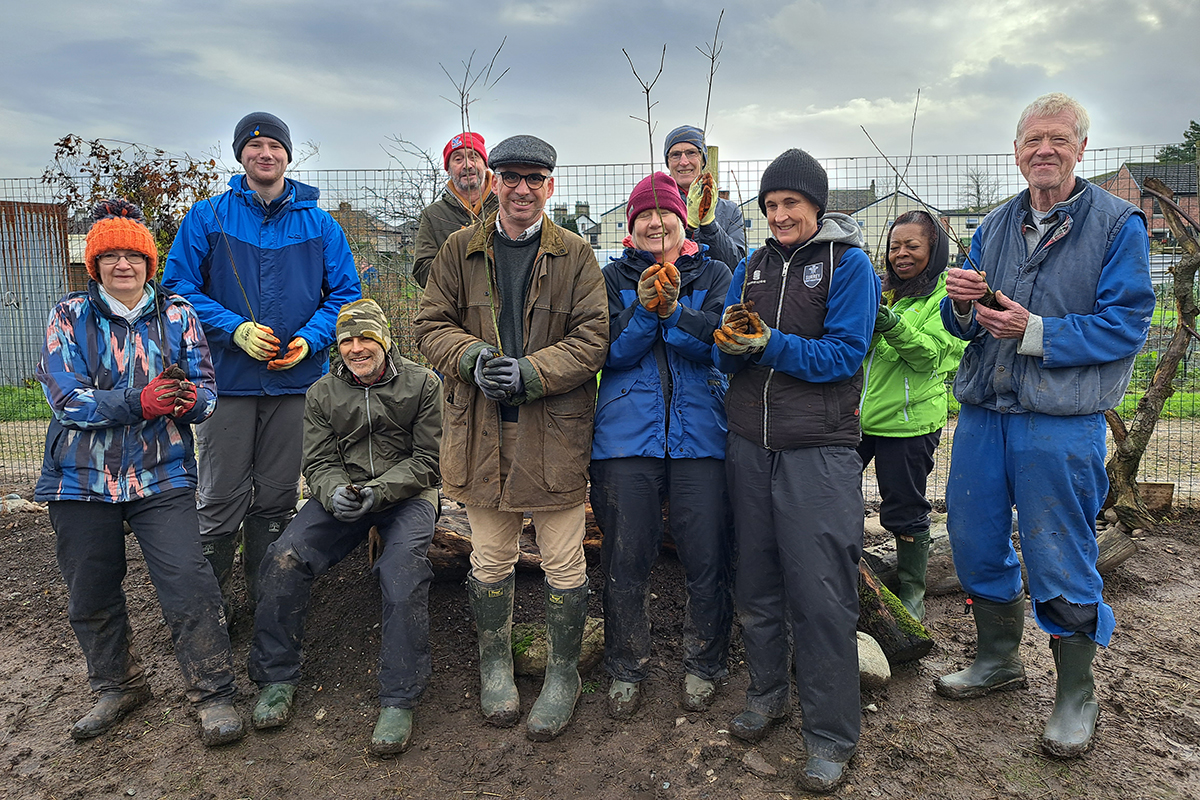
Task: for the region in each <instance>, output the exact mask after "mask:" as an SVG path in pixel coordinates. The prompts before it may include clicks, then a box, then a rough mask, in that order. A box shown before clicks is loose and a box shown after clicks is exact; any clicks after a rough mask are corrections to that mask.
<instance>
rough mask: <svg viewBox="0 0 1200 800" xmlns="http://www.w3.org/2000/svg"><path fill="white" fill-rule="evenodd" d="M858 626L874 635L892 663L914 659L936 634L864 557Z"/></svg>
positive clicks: (930, 646)
mask: <svg viewBox="0 0 1200 800" xmlns="http://www.w3.org/2000/svg"><path fill="white" fill-rule="evenodd" d="M858 630H860V631H862V632H863V633H866V634H868V635H870V636H871V638H873V639H874V640H875V641H876V642H878V643H879V647H880V649H881V650H883V654H884V656H886V657H887V660H888V663H889V664H891V665H893V666H894V665H896V664H903V663H905V662H906V661H915V660H916V659H918V658H920V657H921V656H924V655H926V654H927V653H928V652H929V651H930V650H932V649H933V637H932V636H930V635H929V631H927V630H925V626H924V625H922V624H921V623H920V622H918V621H917V620H916V618H915V617H913V615H912V614H910V613H908V609H906V608H905V607H904V604H903V603H901V602H900V599H899V598H898V597H896V595H894V594H892V591H891V590H890V589H888V588H887V587H886V586H884V585H883V583H882V582H881V581H880V580H879V577H878V576H877V575H876V574H875V573H874V572H872V571H871V567H870V566H869V565H868V564H867V562H866V560H865V559H863V560H861V561H859V562H858Z"/></svg>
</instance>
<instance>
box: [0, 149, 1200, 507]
mask: <svg viewBox="0 0 1200 800" xmlns="http://www.w3.org/2000/svg"><path fill="white" fill-rule="evenodd" d="M1160 147H1161V145H1143V146H1133V147H1119V148H1109V149H1103V150H1091V151H1086V152H1085V153H1084V158H1083V162H1082V163H1081V164H1079V165H1077V167H1076V173H1075V174H1076V175H1079V176H1082V177H1084V178H1087V179H1088V180H1090V181H1092V182H1093V183H1097V184H1100V185H1101V186H1103V187H1104V188H1106V189H1108V190H1109V191H1111V192H1113V193H1114V194H1117V195H1119V196H1121V197H1123V198H1125V199H1127V200H1129V201H1130V202H1133V203H1135V204H1138V205H1140V206H1141V207H1142V209H1143V210H1144V211H1145V212H1146V215H1147V217H1148V218H1149V219H1150V232H1151V237H1152V243H1151V272H1152V276H1153V279H1154V283H1155V286H1156V290H1157V292H1158V296H1159V301H1160V302H1159V308H1158V310H1157V311H1156V313H1155V317H1154V325H1153V327H1152V330H1151V334H1150V338H1149V340H1148V342H1147V344H1146V347H1145V349H1144V350H1143V352H1142V354H1141V356H1139V358H1138V361H1137V366H1136V368H1135V371H1134V376H1133V382H1132V383H1131V385H1130V387H1129V391H1128V393H1127V402H1126V404H1125V405H1124V406H1123V407H1122V409H1121V412H1122V415H1123V416H1124V417H1125V418H1126V419H1129V418H1131V417H1132V414H1133V403H1134V402H1135V401H1136V400H1137V399H1138V398H1140V397H1141V396H1142V394H1143V393H1144V392H1145V390H1146V388H1147V386H1148V385H1149V381H1150V379H1151V378H1152V376H1153V375H1154V370H1155V369H1156V367H1157V365H1158V358H1159V353H1160V352H1161V351H1162V350H1163V348H1165V347H1166V344H1167V343H1168V342H1169V340H1170V338H1171V336H1172V334H1173V333H1174V331H1175V327H1176V309H1175V307H1174V302H1173V299H1172V297H1171V288H1172V285H1171V282H1172V279H1173V275H1172V267H1173V265H1174V264H1175V263H1177V262H1178V261H1179V259H1180V257H1181V256H1182V250H1181V248H1179V246H1178V245H1177V243H1176V242H1175V241H1174V239H1173V237H1172V236H1171V235H1170V232H1169V230H1168V229H1167V226H1166V223H1165V221H1164V219H1163V217H1162V215H1161V212H1160V210H1159V207H1158V203H1157V201H1155V200H1154V199H1153V198H1151V197H1150V196H1149V195H1147V194H1145V193H1144V192H1143V190H1142V188H1141V187H1142V185H1143V182H1144V180H1145V178H1146V177H1147V176H1149V175H1154V176H1156V177H1159V178H1161V179H1163V180H1164V181H1165V182H1166V183H1167V184H1168V185H1169V186H1171V187H1172V188H1173V189H1174V190H1175V192H1176V202H1178V203H1179V204H1180V205H1181V206H1182V207H1183V208H1184V210H1185V211H1187V212H1188V213H1190V214H1191V216H1192V218H1193V219H1196V218H1200V213H1198V210H1197V196H1196V184H1197V165H1196V164H1179V165H1162V164H1158V162H1157V161H1156V158H1155V156H1156V153H1157V152H1158V150H1159V148H1160ZM717 155H718V153H717V152H716V151H715V150H714V151H713V152H712V158H711V159H710V160H712V161H713V164H714V172H715V174H716V176H717V180H718V185H719V187H720V190H721V192H722V196H725V197H727V198H728V199H729V200H731V201H732V202H734V203H736V204H737V205H738V206H739V208H740V210H741V212H742V216H743V218H744V219H745V226H746V239H747V245H748V247H749V249H751V250H752V249H754V248H755V247H759V246H761V245H762V243H763V242H764V240H765V239H766V238H767V236H768V235H769V231H768V229H767V224H766V220H765V218H764V216H763V214H762V212H761V211H760V210H759V207H758V194H757V190H758V185H759V180H760V178H761V175H762V171H763V170H764V169H765V168H766V166H767V165H768V164H769V163H770V159H759V160H743V161H732V160H723V161H716V156H717ZM820 161H821V164H822V166H823V167H824V168H825V170H826V172H827V174H828V176H829V187H830V192H829V202H828V209H827V210H828V211H837V212H842V213H845V214H848V215H850V216H852V217H853V218H854V219H855V220H856V221H857V222H858V223H859V225H860V226H861V228H862V231H863V237H864V240H865V242H866V249H867V252H868V253H869V254H870V256H871V258H872V260H873V261H874V262H875V263H876V265H877V267H879V268H880V269H882V256H883V253H884V251H885V250H886V243H885V236H886V234H887V229H888V226H889V224H890V222H891V220H893V219H895V217H896V216H898V215H899V214H901V213H904V212H905V211H909V210H912V209H915V208H921V207H924V206H928V207H929V208H930V209H931V210H933V211H934V212H935V213H937V214H938V215H939V216H940V217H941V218H942V219H943V221H944V223H946V224H948V225H949V228H950V230H951V231H952V232H953V234H954V236H955V237H957V238H959V239H960V240H961V241H962V243H963V244H964V245H966V244H968V243H969V240H970V237H971V235H972V234H973V233H974V231H975V228H976V227H977V226H978V225H979V223H980V221H981V220H982V219H983V217H984V216H985V215H986V214H987V212H988V211H989V210H991V209H992V208H994V207H995V206H997V205H999V204H1000V203H1003V202H1004V201H1006V200H1008V199H1009V198H1011V197H1012V196H1013V195H1014V194H1016V193H1018V192H1020V191H1022V190H1023V189H1025V187H1026V184H1025V181H1024V180H1023V178H1022V177H1021V174H1020V172H1019V171H1018V169H1017V167H1016V165H1015V163H1014V160H1013V156H1012V154H1011V153H1003V154H975V155H949V156H937V155H924V156H911V157H910V156H902V155H896V156H888V157H886V158H885V157H881V156H865V157H857V158H833V159H824V160H820ZM652 170H664V171H665V167H664V166H663V165H661V164H654V165H650V164H646V163H627V164H594V165H574V166H571V165H567V166H560V167H558V168H557V169H555V170H554V192H553V195H552V196H551V198H550V199H549V201H548V202H547V207H546V212H547V213H548V214H550V215H551V216H552V218H553V219H554V220H555V222H557V223H559V224H560V225H564V226H565V227H567V228H568V229H572V230H574V231H576V232H577V233H579V234H580V235H581V236H583V237H584V239H586V240H587V241H589V243H591V245H592V247H593V248H594V249H595V252H596V257H597V260H598V261H599V262H600V263H601V264H604V263H605V262H606V261H607V260H608V259H609V258H610V257H612V256H616V255H618V254H619V253H620V252H621V250H622V248H623V242H624V239H625V236H626V235H627V233H628V232H627V230H626V224H625V202H626V200H627V198H628V197H629V193H630V192H631V191H632V190H633V187H634V186H635V185H636V184H637V182H638V181H639V180H641V179H642V178H643V177H645V176H646V175H648V174H649V173H650V172H651V171H652ZM289 177H290V178H293V179H295V180H298V181H301V182H303V183H308V184H311V185H313V186H316V187H317V188H319V189H320V191H321V199H320V204H321V206H322V207H323V208H325V209H326V210H328V211H329V212H330V213H331V214H332V215H333V216H334V218H335V219H337V221H338V222H339V223H340V224H341V226H342V228H343V229H344V230H345V231H346V236H347V238H348V240H349V242H350V247H351V250H352V251H353V253H354V258H355V262H356V265H357V267H358V270H359V274H360V276H361V277H362V281H363V293H364V295H365V296H368V297H373V298H374V299H376V300H377V301H378V302H379V303H380V305H381V306H382V307H383V308H384V310H385V311H386V313H387V314H388V316H389V318H390V319H391V320H392V323H393V326H394V333H395V334H396V339H397V341H398V344H399V346H400V348H401V350H402V351H403V352H404V354H405V355H407V356H409V357H411V358H414V359H416V360H422V359H421V357H420V355H419V354H418V353H417V350H416V345H415V342H414V341H413V338H412V325H411V320H412V318H413V316H414V315H415V313H416V310H417V306H418V304H419V303H420V298H421V289H420V287H419V286H418V285H417V284H416V282H415V281H414V280H413V279H412V261H413V244H414V240H415V238H416V231H417V223H418V219H419V217H420V213H421V210H422V209H423V208H424V207H425V206H426V205H428V204H429V203H430V202H432V201H433V200H434V199H436V198H437V196H438V195H439V194H440V193H441V191H442V190H443V188H444V183H445V178H446V176H445V174H444V173H442V172H441V171H439V170H436V169H432V168H428V167H427V168H424V169H386V170H304V169H297V170H295V171H294V172H290V173H289ZM227 178H228V176H222V178H221V180H220V185H215V186H213V187H212V191H214V192H219V191H221V190H222V189H223V187H224V183H225V181H226V180H227ZM83 181H84V179H83V178H82V177H81V178H80V182H81V183H82V182H83ZM85 194H86V192H85ZM85 217H86V209H78V208H68V207H67V206H66V205H65V204H64V203H63V202H61V195H59V194H58V193H57V192H56V190H55V189H54V187H52V186H49V185H46V184H44V183H43V182H42V181H41V180H40V179H38V178H28V179H3V180H0V485H2V486H3V487H5V489H6V490H7V491H19V492H25V493H27V492H28V491H29V489H30V488H31V487H32V485H33V482H34V481H35V480H36V478H37V474H38V472H39V470H40V468H41V461H42V450H43V441H44V435H45V430H46V424H47V420H48V419H49V416H50V411H49V408H48V406H47V405H46V402H45V399H44V397H43V395H42V392H41V387H40V385H39V384H38V383H37V381H36V380H35V378H34V370H35V368H36V365H37V360H38V357H39V354H40V351H41V346H42V340H43V337H44V333H45V325H46V319H47V316H48V314H49V311H50V309H51V308H52V307H53V305H54V303H55V302H56V301H57V300H58V299H59V298H60V297H62V296H63V295H64V294H66V293H67V292H68V291H74V290H78V289H81V288H83V287H84V286H85V285H86V280H87V276H86V272H85V270H84V268H83V264H82V262H83V237H84V234H86V232H87V228H88V222H87V221H86V219H85ZM953 249H954V248H952V260H957V257H956V255H955V254H954V253H953ZM730 266H731V267H732V266H734V265H730ZM1194 352H1195V344H1194V343H1193V345H1191V349H1189V352H1188V356H1187V358H1185V359H1184V361H1183V362H1182V363H1181V364H1180V367H1179V370H1178V374H1177V376H1176V379H1175V389H1176V392H1177V396H1176V398H1175V400H1176V403H1175V405H1174V406H1173V407H1171V408H1170V409H1169V410H1168V412H1166V413H1164V416H1163V417H1162V418H1161V419H1160V420H1159V421H1158V424H1157V426H1156V430H1155V434H1154V439H1153V441H1152V442H1151V445H1150V447H1149V448H1148V449H1147V454H1146V457H1145V458H1144V459H1143V462H1142V466H1141V471H1140V475H1139V477H1140V479H1141V480H1143V481H1154V482H1169V483H1175V484H1176V490H1175V501H1176V505H1188V506H1190V505H1194V504H1195V503H1196V502H1197V500H1198V499H1200V482H1198V477H1197V476H1200V453H1198V452H1197V444H1196V438H1197V435H1196V434H1197V428H1200V423H1197V422H1196V421H1195V420H1194V416H1195V415H1196V413H1197V410H1196V409H1195V408H1194V397H1195V392H1196V391H1197V389H1196V386H1195V384H1196V383H1197V376H1196V375H1195V374H1194V373H1193V371H1192V369H1191V366H1192V365H1193V363H1194V361H1193V355H1194ZM953 427H954V420H953V419H952V420H951V424H950V425H948V426H947V429H946V431H945V432H944V434H943V437H942V445H941V446H940V447H939V448H938V451H937V457H936V464H935V467H934V473H933V475H931V476H930V481H929V495H930V499H931V500H932V501H934V502H935V503H941V502H942V501H943V500H944V497H945V484H946V478H947V475H948V471H949V470H948V465H949V457H950V443H951V441H952V439H953ZM1109 446H1110V448H1111V447H1112V443H1111V440H1110V443H1109ZM873 472H874V470H873V469H868V470H867V475H866V478H865V479H864V492H865V495H866V498H867V500H868V502H874V501H877V500H878V491H877V489H876V487H875V483H874V479H873Z"/></svg>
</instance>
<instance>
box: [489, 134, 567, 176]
mask: <svg viewBox="0 0 1200 800" xmlns="http://www.w3.org/2000/svg"><path fill="white" fill-rule="evenodd" d="M557 162H558V153H557V152H555V150H554V148H553V147H551V146H550V145H549V143H547V142H544V141H542V140H541V139H539V138H537V137H536V136H529V135H526V134H521V135H520V136H510V137H508V138H507V139H505V140H504V141H503V142H501V143H500V144H498V145H496V146H495V147H493V148H492V151H491V152H490V153H488V166H489V167H491V168H492V169H493V170H495V169H496V168H497V167H500V166H502V165H504V164H535V165H537V166H539V167H545V168H546V169H548V170H549V171H551V172H553V171H554V165H555V164H556V163H557Z"/></svg>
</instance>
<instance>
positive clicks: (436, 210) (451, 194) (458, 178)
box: [413, 131, 499, 288]
mask: <svg viewBox="0 0 1200 800" xmlns="http://www.w3.org/2000/svg"><path fill="white" fill-rule="evenodd" d="M442 167H443V168H444V169H445V170H446V172H447V174H449V176H450V179H449V180H448V181H446V191H444V192H442V196H441V198H439V199H438V200H435V201H434V202H433V203H430V204H429V205H428V206H426V208H425V210H424V211H422V212H421V224H420V226H419V227H418V228H417V252H416V260H414V261H413V277H414V278H416V280H417V283H419V284H421V287H422V288H424V286H425V281H426V280H428V279H429V265H430V264H432V263H433V258H434V256H436V255H437V254H438V250H440V249H442V242H444V241H446V238H447V237H448V236H450V234H452V233H454V232H455V231H457V230H459V229H461V228H465V227H467V226H468V225H470V224H471V223H473V222H476V221H477V220H481V219H483V218H484V217H486V216H487V215H488V214H491V213H492V212H493V211H495V210H496V208H497V206H498V205H499V203H498V201H497V198H496V193H495V192H494V191H492V171H491V170H489V169H488V164H487V147H486V146H485V145H484V143H483V137H482V136H480V135H479V134H478V133H472V132H470V131H467V132H465V133H460V134H458V135H457V136H455V137H454V138H452V139H451V140H450V141H448V142H446V146H445V147H443V148H442Z"/></svg>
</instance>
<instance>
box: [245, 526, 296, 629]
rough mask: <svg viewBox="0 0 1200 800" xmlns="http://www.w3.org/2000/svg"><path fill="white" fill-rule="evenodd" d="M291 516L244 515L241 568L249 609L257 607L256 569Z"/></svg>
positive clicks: (281, 533) (252, 609)
mask: <svg viewBox="0 0 1200 800" xmlns="http://www.w3.org/2000/svg"><path fill="white" fill-rule="evenodd" d="M291 521H292V517H291V516H290V515H289V516H286V517H277V518H275V519H268V518H266V517H246V518H245V519H244V520H242V569H243V570H245V572H246V597H247V599H248V600H249V601H250V611H251V612H253V611H254V609H256V608H257V607H258V570H259V567H260V566H261V565H262V560H263V557H264V556H266V554H267V548H268V547H270V546H271V543H272V542H274V541H275V540H276V539H278V538H279V537H280V536H281V535H283V531H284V529H285V528H287V526H288V523H289V522H291Z"/></svg>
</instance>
